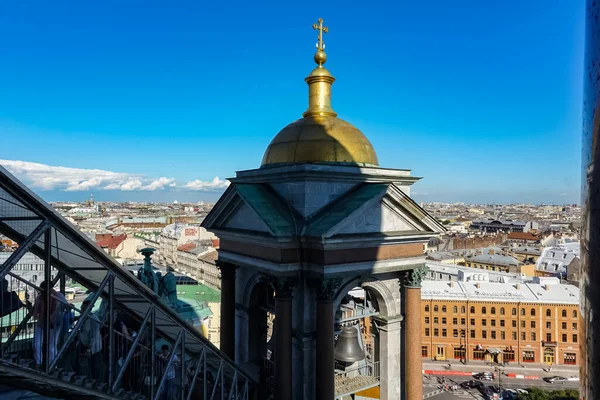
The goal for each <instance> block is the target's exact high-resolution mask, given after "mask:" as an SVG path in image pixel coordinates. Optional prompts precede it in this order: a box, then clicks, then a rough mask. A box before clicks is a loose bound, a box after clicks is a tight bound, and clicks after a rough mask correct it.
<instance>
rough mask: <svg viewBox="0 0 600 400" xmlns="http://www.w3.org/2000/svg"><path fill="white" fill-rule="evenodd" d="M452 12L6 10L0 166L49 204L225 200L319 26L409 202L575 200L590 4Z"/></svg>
mask: <svg viewBox="0 0 600 400" xmlns="http://www.w3.org/2000/svg"><path fill="white" fill-rule="evenodd" d="M460 6H461V7H457V6H456V5H453V6H452V7H450V5H448V4H443V3H440V4H439V6H438V7H433V9H432V7H429V6H426V5H417V4H401V5H391V4H382V5H381V7H380V8H375V7H371V8H360V9H359V8H347V7H341V6H340V4H335V3H331V4H327V5H323V6H322V7H320V8H319V10H318V11H317V15H315V11H314V10H310V9H303V10H296V9H294V12H290V10H286V9H282V7H281V6H275V5H271V6H267V5H265V6H264V7H261V6H258V7H256V8H255V9H254V10H250V9H245V8H244V7H243V6H240V7H238V8H235V7H234V10H232V8H230V7H227V8H225V7H223V6H221V7H219V6H218V5H215V4H213V5H209V6H206V7H204V6H203V7H202V8H200V7H196V6H194V5H193V4H191V3H187V4H186V7H185V8H186V12H185V13H182V12H181V9H180V8H169V7H162V8H161V7H159V6H157V3H148V4H147V5H145V7H144V8H143V9H141V8H136V7H135V6H133V5H130V6H129V7H122V8H120V13H119V15H118V16H117V15H115V14H114V13H113V12H112V11H111V8H110V7H108V6H101V5H94V6H91V5H89V4H88V5H85V4H81V5H77V6H73V5H72V4H68V5H67V3H66V2H57V3H53V5H52V7H49V6H48V5H46V4H44V3H41V2H40V3H37V4H35V2H34V3H29V4H27V5H23V4H20V5H10V6H9V7H7V8H6V9H5V12H4V13H3V15H2V16H0V33H3V36H4V37H7V38H8V40H7V41H5V43H4V44H3V47H4V48H3V50H2V53H3V55H4V57H5V58H6V59H7V60H9V61H10V62H7V63H2V65H0V85H1V86H2V87H3V91H2V93H0V131H1V132H3V151H2V152H1V154H0V158H1V159H3V160H9V161H12V162H13V163H12V165H11V166H9V170H11V171H13V172H15V173H16V175H17V177H18V178H20V179H23V180H24V181H25V183H27V184H32V183H34V184H32V188H34V190H36V191H37V192H38V193H39V194H40V195H41V196H42V197H43V198H45V199H46V200H49V201H55V200H77V199H85V198H87V197H88V196H89V193H92V192H93V193H95V195H96V197H97V198H98V199H104V200H108V201H110V200H113V201H126V200H132V201H141V200H148V201H166V202H170V201H173V200H179V201H198V200H206V201H213V200H216V198H218V197H219V195H220V194H221V193H222V190H223V189H224V187H225V185H226V183H224V179H225V178H227V177H231V176H234V173H235V171H236V170H244V169H251V168H255V167H257V166H258V165H259V164H260V159H261V157H262V154H263V152H264V150H265V148H266V147H267V145H268V143H269V141H270V140H271V139H272V137H273V136H274V135H275V134H276V133H277V132H278V131H279V130H280V129H281V128H282V127H283V126H284V125H285V124H286V123H288V122H289V121H290V120H292V119H294V118H298V117H300V115H301V113H302V111H303V110H304V109H305V107H306V92H307V88H306V86H305V83H304V82H303V81H302V78H303V77H304V76H306V75H308V73H309V72H310V69H311V68H312V61H311V56H312V52H313V51H314V47H313V46H314V42H315V41H316V36H315V34H313V33H311V30H310V24H312V22H314V20H316V18H318V17H319V16H322V17H323V18H325V19H326V21H327V24H328V25H329V27H330V32H329V33H328V34H327V35H326V38H325V41H326V44H327V52H328V54H329V60H328V64H327V66H328V67H329V69H330V70H331V72H332V74H333V75H334V76H335V77H336V78H337V82H336V83H335V84H334V88H333V107H334V109H335V110H336V111H337V112H338V113H339V114H340V117H342V118H344V119H346V120H348V121H349V122H351V123H353V124H354V125H356V126H357V127H358V128H359V129H361V130H362V131H363V132H364V133H365V135H366V136H367V137H368V138H369V139H370V140H371V142H372V143H373V146H374V148H375V150H376V151H377V154H378V156H379V161H380V165H381V166H382V167H387V168H406V169H411V170H412V171H413V174H414V175H415V176H422V177H424V179H423V180H421V181H419V182H417V183H416V184H415V186H414V187H413V188H414V192H413V194H414V198H415V199H416V200H418V201H447V202H451V201H452V202H455V201H464V202H468V203H501V204H502V203H534V204H539V203H556V204H565V203H579V202H580V201H579V183H578V182H579V165H580V150H579V142H580V141H579V137H580V134H579V132H580V129H581V124H580V116H581V106H580V105H581V78H580V77H581V76H582V75H583V67H582V63H581V60H582V42H583V40H582V39H583V23H582V20H583V18H582V16H583V4H575V5H573V4H567V3H564V4H553V5H550V6H548V5H547V4H544V3H541V2H537V1H533V2H528V3H527V4H517V3H515V4H514V7H513V8H509V7H500V6H498V7H493V6H491V5H488V4H486V5H483V4H478V2H469V1H465V2H463V3H461V4H460ZM490 7H492V8H490ZM540 10H542V11H540ZM382 11H386V12H382ZM32 15H33V16H36V15H37V17H35V18H31V17H32ZM92 15H93V17H92ZM492 15H493V17H494V18H490V16H492ZM26 16H27V18H25V17H26ZM171 17H173V18H171ZM422 21H428V23H427V24H423V23H422ZM223 24H225V25H226V26H227V27H226V28H223V26H224V25H223ZM157 27H160V28H157ZM275 30H276V31H277V34H273V32H274V31H275ZM72 32H77V35H73V34H72ZM473 32H477V35H473V34H472V33H473ZM211 40H214V41H218V44H216V45H214V44H213V45H211V43H210V42H211ZM423 49H427V51H423ZM39 59H44V65H43V68H40V65H39V63H38V62H37V61H36V60H39ZM373 70H375V71H376V73H375V74H374V73H373V72H372V71H373ZM517 93H518V95H517ZM23 138H27V139H28V141H27V146H23ZM15 161H20V162H29V163H37V164H40V165H42V166H50V167H66V168H70V169H75V170H77V171H79V172H80V173H81V176H79V177H77V175H76V176H75V177H73V176H71V180H69V179H68V177H67V178H65V176H64V173H65V171H64V170H61V169H59V168H48V167H46V168H44V167H39V166H38V167H37V168H38V172H37V173H33V172H31V169H27V168H25V167H24V166H23V164H21V165H20V167H19V168H20V169H19V168H16V167H15V165H16V164H15V163H14V162H15ZM29 166H30V167H31V165H29ZM34 169H35V168H34ZM40 169H41V170H45V171H46V172H45V174H46V175H45V176H44V175H43V174H44V173H43V172H41V174H42V175H40V172H39V170H40ZM90 170H102V171H105V172H107V173H104V172H103V175H106V176H108V178H106V179H100V180H99V179H97V177H96V176H94V175H93V173H90V172H89V171H90ZM60 171H62V172H60ZM71 173H73V171H70V172H69V171H67V175H68V174H71ZM61 174H63V175H61ZM111 177H112V178H111ZM215 177H219V180H215ZM40 179H41V180H40ZM36 182H37V183H38V185H37V186H36V184H35V183H36ZM172 184H175V185H176V186H175V187H173V186H169V185H172ZM211 184H212V185H213V186H210V185H211ZM186 185H191V186H190V187H187V188H186ZM77 188H79V189H80V191H77V190H76V189H77ZM67 189H68V190H67ZM141 189H144V190H141ZM151 189H154V190H151ZM200 189H202V190H200ZM207 189H209V191H206V190H207ZM203 190H204V191H203Z"/></svg>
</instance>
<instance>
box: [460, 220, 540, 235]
mask: <svg viewBox="0 0 600 400" xmlns="http://www.w3.org/2000/svg"><path fill="white" fill-rule="evenodd" d="M538 227H539V226H538V223H537V222H534V221H528V222H522V221H512V220H500V219H482V220H477V221H473V222H472V223H471V229H475V230H479V231H484V232H499V231H502V232H529V231H530V230H532V229H538Z"/></svg>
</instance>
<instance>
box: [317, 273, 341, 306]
mask: <svg viewBox="0 0 600 400" xmlns="http://www.w3.org/2000/svg"><path fill="white" fill-rule="evenodd" d="M314 283H315V286H316V289H317V300H318V301H332V300H333V299H334V298H335V295H336V294H337V292H338V290H339V289H340V287H341V286H342V278H329V279H322V280H319V281H314Z"/></svg>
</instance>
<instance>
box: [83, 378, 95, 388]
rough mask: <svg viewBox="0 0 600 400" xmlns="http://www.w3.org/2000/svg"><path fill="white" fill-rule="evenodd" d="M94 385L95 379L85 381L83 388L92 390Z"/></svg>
mask: <svg viewBox="0 0 600 400" xmlns="http://www.w3.org/2000/svg"><path fill="white" fill-rule="evenodd" d="M95 384H96V380H95V379H88V380H87V381H85V383H84V384H83V386H85V387H86V388H89V389H92V388H94V385H95Z"/></svg>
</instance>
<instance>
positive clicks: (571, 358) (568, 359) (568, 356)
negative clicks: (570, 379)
mask: <svg viewBox="0 0 600 400" xmlns="http://www.w3.org/2000/svg"><path fill="white" fill-rule="evenodd" d="M563 363H564V364H565V365H575V364H577V354H575V353H566V352H565V354H564V360H563Z"/></svg>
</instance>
